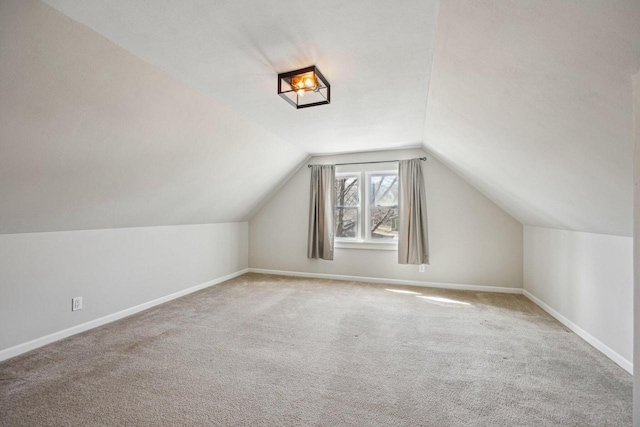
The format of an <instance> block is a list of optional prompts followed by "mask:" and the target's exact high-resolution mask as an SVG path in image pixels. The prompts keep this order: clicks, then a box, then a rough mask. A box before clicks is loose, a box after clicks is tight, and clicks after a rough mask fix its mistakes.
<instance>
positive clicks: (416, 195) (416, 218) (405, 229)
mask: <svg viewBox="0 0 640 427" xmlns="http://www.w3.org/2000/svg"><path fill="white" fill-rule="evenodd" d="M398 184H399V190H398V191H399V194H398V263H399V264H429V243H428V240H427V237H428V233H427V199H426V195H425V190H424V178H423V177H422V165H421V161H420V159H411V160H401V161H400V164H399V166H398Z"/></svg>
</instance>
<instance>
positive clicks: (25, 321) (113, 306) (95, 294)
mask: <svg viewBox="0 0 640 427" xmlns="http://www.w3.org/2000/svg"><path fill="white" fill-rule="evenodd" d="M247 263H248V227H247V223H227V224H204V225H184V226H166V227H144V228H122V229H105V230H86V231H69V232H52V233H31V234H6V235H0V351H1V350H4V349H7V348H9V347H12V346H16V345H18V344H22V343H25V342H27V341H30V340H33V339H36V338H40V337H43V336H45V335H48V334H51V333H54V332H58V331H61V330H64V329H66V328H70V327H73V326H77V325H80V324H82V323H85V322H89V321H92V320H95V319H98V318H100V317H103V316H107V315H110V314H113V313H115V312H118V311H120V310H124V309H127V308H130V307H133V306H136V305H139V304H142V303H145V302H148V301H151V300H154V299H156V298H160V297H164V296H166V295H169V294H171V293H174V292H178V291H181V290H184V289H187V288H190V287H193V286H196V285H200V284H202V283H204V282H207V281H210V280H213V279H216V278H219V277H223V276H226V275H229V274H231V273H234V272H237V271H239V270H243V269H245V268H247ZM77 296H82V297H83V303H84V308H83V309H82V310H80V311H76V312H72V311H71V299H72V298H73V297H77Z"/></svg>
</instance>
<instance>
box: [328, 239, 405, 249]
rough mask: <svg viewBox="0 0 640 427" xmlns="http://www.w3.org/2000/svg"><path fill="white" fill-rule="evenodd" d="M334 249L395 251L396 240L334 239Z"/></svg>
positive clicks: (396, 246)
mask: <svg viewBox="0 0 640 427" xmlns="http://www.w3.org/2000/svg"><path fill="white" fill-rule="evenodd" d="M334 247H335V248H336V249H366V250H374V251H397V250H398V242H367V241H364V240H348V241H347V240H336V241H335V244H334Z"/></svg>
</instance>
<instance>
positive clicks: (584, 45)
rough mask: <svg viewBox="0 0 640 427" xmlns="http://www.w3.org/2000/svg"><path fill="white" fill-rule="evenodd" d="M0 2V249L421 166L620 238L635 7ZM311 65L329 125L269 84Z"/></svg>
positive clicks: (626, 193) (245, 206)
mask: <svg viewBox="0 0 640 427" xmlns="http://www.w3.org/2000/svg"><path fill="white" fill-rule="evenodd" d="M46 3H48V4H49V5H50V6H52V7H53V8H55V9H57V10H55V9H53V8H51V7H49V6H47V5H45V4H44V3H42V2H40V1H38V0H25V1H20V0H6V1H3V2H1V3H0V12H1V13H0V59H1V60H0V197H1V199H2V203H1V204H0V233H11V232H28V231H53V230H74V229H86V228H108V227H127V226H141V225H165V224H167V225H168V224H188V223H198V222H224V221H238V220H243V219H246V218H247V217H248V216H249V215H250V214H251V212H252V211H253V210H255V208H256V207H257V206H259V203H260V201H261V200H263V199H264V198H265V197H268V194H269V193H270V191H272V190H273V189H274V188H275V187H276V186H277V185H278V184H279V183H280V182H282V181H283V180H284V179H285V178H286V177H287V176H288V175H289V174H290V173H291V172H292V171H293V170H294V169H295V168H296V167H297V166H299V165H300V164H301V163H302V162H303V161H304V159H305V158H306V157H307V156H308V155H309V154H324V153H339V152H353V151H369V150H380V149H391V148H400V147H411V146H417V145H422V146H424V147H425V148H426V149H427V150H428V151H430V152H431V153H433V154H434V155H435V156H437V157H438V158H439V159H440V160H441V161H443V162H444V163H445V164H447V165H449V166H450V167H451V168H452V169H454V170H455V171H457V172H458V173H459V174H460V175H462V176H463V177H464V178H465V179H467V180H468V181H469V182H470V183H471V184H472V185H474V186H475V187H476V188H478V189H479V190H480V191H482V192H484V193H485V194H487V195H488V196H489V197H490V198H492V199H493V200H494V201H495V202H496V203H498V204H499V205H500V206H502V207H503V208H504V209H505V210H507V211H508V212H509V213H511V214H512V215H513V216H514V217H515V218H517V219H518V220H519V221H521V222H522V223H523V224H532V225H541V226H547V227H555V228H565V229H572V230H581V231H591V232H598V233H607V234H620V235H631V220H632V184H633V183H632V175H633V174H632V168H633V164H632V149H633V147H632V146H633V124H632V110H631V109H632V102H631V96H632V95H631V75H632V74H634V72H636V71H637V70H638V68H640V2H638V1H637V0H612V1H610V0H606V1H605V0H598V1H596V0H590V1H584V0H567V1H562V2H555V1H554V2H552V1H548V0H546V1H543V0H531V1H527V2H521V1H516V0H494V1H489V0H474V1H471V0H441V1H437V0H430V1H420V0H402V1H398V2H388V1H382V0H376V1H371V0H368V1H365V0H353V1H346V2H345V1H341V0H329V1H325V2H320V3H314V4H309V5H307V4H303V3H300V2H294V1H287V0H263V1H254V2H250V3H248V2H238V1H216V2H211V1H204V0H185V1H180V2H173V1H168V0H164V1H151V0H144V1H135V2H131V1H126V0H95V1H91V2H86V1H78V0H46ZM311 64H316V65H318V66H319V68H320V69H321V70H322V72H323V73H324V74H325V75H326V76H327V78H328V79H329V81H330V82H331V85H332V90H333V93H332V103H331V104H330V105H328V106H323V107H317V108H310V109H306V110H295V109H293V108H292V107H291V106H289V105H288V104H287V103H285V102H284V101H283V100H281V99H280V98H279V97H278V96H277V95H276V94H275V85H276V75H277V73H278V72H283V71H289V70H291V69H296V68H300V67H304V66H307V65H311Z"/></svg>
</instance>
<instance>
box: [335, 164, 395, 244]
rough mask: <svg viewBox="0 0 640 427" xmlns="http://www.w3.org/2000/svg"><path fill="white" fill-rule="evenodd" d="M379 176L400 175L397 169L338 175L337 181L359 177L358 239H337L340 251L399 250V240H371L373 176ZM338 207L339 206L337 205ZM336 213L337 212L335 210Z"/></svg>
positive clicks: (336, 242)
mask: <svg viewBox="0 0 640 427" xmlns="http://www.w3.org/2000/svg"><path fill="white" fill-rule="evenodd" d="M373 175H375V176H379V175H387V176H388V175H398V170H397V169H395V170H394V169H384V170H361V171H351V172H340V173H336V179H338V178H344V177H357V179H358V181H359V182H358V196H359V204H358V224H357V230H358V231H357V233H356V236H357V237H356V238H351V237H335V238H334V247H336V248H339V249H373V250H389V251H397V250H398V240H397V239H396V240H393V241H376V240H373V239H372V238H371V230H370V228H371V227H370V224H369V222H370V219H371V218H370V217H371V211H370V207H371V204H370V202H371V200H370V198H371V194H369V193H370V191H369V189H370V187H371V176H373ZM336 207H337V205H336ZM334 212H335V210H334Z"/></svg>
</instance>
